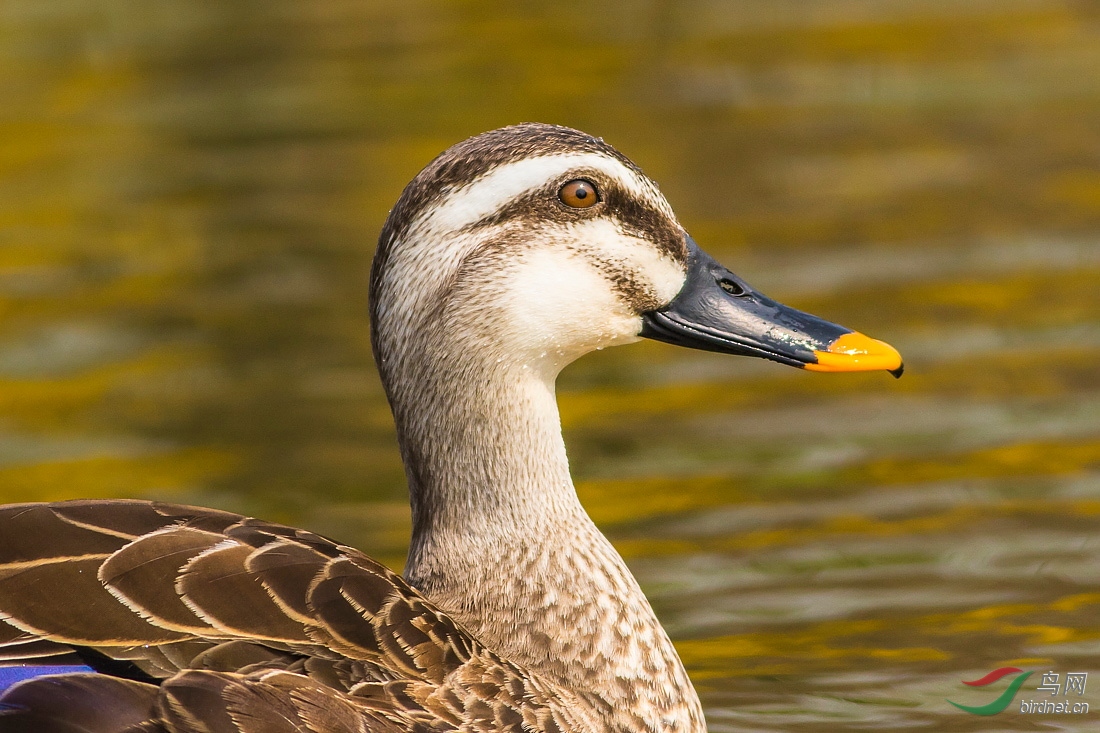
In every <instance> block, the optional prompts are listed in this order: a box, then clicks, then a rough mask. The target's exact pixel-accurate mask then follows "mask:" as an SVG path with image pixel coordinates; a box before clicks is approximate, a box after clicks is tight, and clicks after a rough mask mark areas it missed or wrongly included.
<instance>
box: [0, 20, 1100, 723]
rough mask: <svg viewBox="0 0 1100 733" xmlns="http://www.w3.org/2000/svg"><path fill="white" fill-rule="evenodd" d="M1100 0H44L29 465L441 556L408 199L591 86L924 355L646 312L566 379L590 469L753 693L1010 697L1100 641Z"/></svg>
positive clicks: (747, 266)
mask: <svg viewBox="0 0 1100 733" xmlns="http://www.w3.org/2000/svg"><path fill="white" fill-rule="evenodd" d="M1098 21H1100V14H1098V13H1097V10H1096V8H1095V7H1094V6H1093V5H1092V4H1089V3H1060V2H1054V1H1053V0H1050V1H1047V0H1011V1H1008V0H1006V1H1005V2H998V3H989V2H983V1H982V0H960V1H959V2H954V3H948V4H945V3H939V2H931V0H907V1H906V2H887V3H883V2H863V1H857V2H840V1H834V0H813V1H812V2H804V3H793V4H792V3H775V2H771V1H770V0H736V1H735V2H729V3H713V2H694V1H692V2H677V3H670V2H654V3H648V4H638V3H626V2H605V3H598V4H594V5H593V4H589V6H585V7H582V6H576V7H572V6H561V5H560V4H558V5H538V4H531V3H518V4H501V3H479V2H469V3H457V4H456V3H443V2H432V1H430V0H425V1H423V2H414V3H411V4H410V3H396V4H395V3H375V2H363V3H344V2H335V1H333V0H317V1H316V2H310V3H295V2H289V0H271V1H269V2H263V3H259V2H251V1H246V2H234V3H229V4H224V3H223V4H203V3H193V2H184V1H183V0H168V1H166V2H160V3H157V4H155V7H153V6H148V7H146V6H143V7H141V8H138V7H137V6H134V7H130V6H128V5H126V4H124V3H112V2H105V3H92V4H86V3H84V4H82V3H77V2H70V1H69V0H61V1H60V2H54V3H47V4H43V3H40V2H32V1H31V0H19V1H15V2H8V3H6V4H4V5H3V6H2V7H0V95H2V98H3V100H4V103H3V105H2V107H3V108H2V109H0V500H3V501H28V500H38V499H61V498H70V497H74V496H139V497H155V498H164V499H170V500H176V501H187V502H195V503H203V504H209V505H214V506H218V507H223V508H227V509H231V510H236V511H244V512H248V513H253V514H258V515H262V516H265V517H268V518H271V519H276V520H282V521H286V522H292V523H295V524H300V525H304V526H308V527H310V528H311V529H315V530H318V531H321V532H324V533H327V534H330V535H334V536H337V537H339V538H340V539H343V540H346V541H348V542H350V543H352V544H356V545H359V546H361V547H363V548H364V549H366V550H368V551H371V552H373V553H376V554H379V555H380V556H381V557H382V558H383V559H384V560H385V561H386V562H389V563H391V564H393V565H395V566H398V565H400V563H401V562H402V557H403V553H404V543H405V537H406V533H407V531H408V515H407V509H406V508H405V495H404V477H403V471H402V468H401V465H400V460H399V457H398V455H397V451H396V446H395V444H394V442H393V429H392V424H391V422H390V419H389V414H388V409H387V407H386V405H385V401H384V399H383V396H382V392H381V388H380V387H379V385H378V383H377V379H376V377H375V374H374V369H373V366H372V364H371V357H370V346H369V341H368V336H367V334H368V323H367V315H366V310H367V307H366V288H367V272H368V268H369V261H370V257H371V253H372V249H373V242H374V239H375V237H376V236H377V231H378V229H379V227H380V225H381V222H382V220H383V219H384V217H385V215H386V212H387V211H388V209H389V207H390V206H391V205H392V203H393V202H394V201H395V200H396V198H397V196H398V194H399V192H400V190H401V188H402V187H403V186H404V184H405V183H406V182H407V181H408V180H409V179H410V178H411V177H412V175H414V174H415V172H416V171H417V170H418V169H419V168H420V167H421V166H422V165H423V164H425V163H426V162H427V161H428V160H430V159H431V158H432V157H433V156H434V155H435V154H436V153H438V152H439V151H440V150H442V149H443V148H445V147H447V146H448V145H450V144H451V143H453V142H455V141H457V140H459V139H461V138H463V137H465V136H468V135H471V134H474V133H476V132H480V131H482V130H486V129H490V128H493V127H497V126H500V125H503V124H508V123H513V122H518V121H522V120H528V119H540V120H545V121H550V122H558V123H563V124H569V125H573V126H576V127H580V128H583V129H586V130H589V131H591V132H593V133H595V134H598V135H602V136H604V137H605V138H606V139H608V140H609V141H610V142H612V143H613V144H615V145H617V146H618V147H620V148H621V149H622V150H623V151H624V152H626V153H627V154H628V155H630V156H631V157H633V158H634V159H635V160H636V161H637V162H638V163H639V164H641V165H642V166H643V168H645V170H646V171H647V172H649V173H650V174H651V175H653V176H654V177H655V178H656V179H657V180H658V181H659V182H660V183H661V185H662V187H663V188H662V190H663V191H664V192H665V193H666V194H667V195H668V197H669V199H670V200H671V201H672V203H673V205H674V206H675V207H676V209H677V211H678V212H679V214H680V216H681V218H682V220H683V222H684V224H685V226H686V227H687V228H688V229H689V230H690V231H691V232H692V233H693V235H694V236H695V237H696V239H698V241H700V243H702V244H703V245H704V246H705V247H707V248H708V249H710V250H712V251H713V252H714V253H715V254H716V255H717V256H718V257H719V258H720V259H722V261H723V262H724V263H726V264H728V265H729V266H730V267H731V268H732V269H733V270H734V271H736V272H738V273H739V274H740V275H742V276H744V277H745V278H746V279H747V280H748V281H749V282H751V283H753V284H754V285H755V286H757V287H760V288H761V289H762V290H763V291H765V292H767V293H768V294H769V295H771V296H773V297H777V298H780V299H783V300H785V301H787V302H790V303H791V304H792V305H794V306H796V307H799V308H803V309H806V310H809V311H811V312H815V313H819V314H820V315H822V316H824V317H827V318H829V319H830V320H835V321H837V322H840V323H844V324H846V325H849V326H851V327H853V328H857V329H859V330H861V331H863V332H865V333H867V334H869V335H871V336H874V337H877V338H882V339H885V340H887V341H888V342H890V343H891V344H893V345H895V346H897V347H898V348H899V349H900V350H901V352H902V353H903V354H904V355H905V357H906V362H907V373H906V375H905V377H904V378H903V379H901V380H900V381H896V382H895V381H894V380H892V379H890V378H889V377H888V376H885V375H880V374H868V375H836V376H823V375H811V374H806V373H803V372H799V371H795V370H790V369H786V368H784V367H781V366H778V365H772V364H765V363H762V362H751V361H749V360H744V359H734V358H727V357H721V356H715V355H710V354H701V353H689V352H683V351H678V350H675V349H673V348H671V347H667V346H664V345H660V344H655V343H645V344H639V345H636V346H631V347H629V348H623V349H616V350H612V351H610V352H607V353H601V354H599V355H596V356H593V357H589V358H587V359H585V360H582V361H581V362H580V363H578V364H576V365H574V366H572V367H570V368H569V369H568V370H567V371H566V373H565V374H564V375H563V378H562V383H561V393H560V398H561V411H562V417H563V422H564V424H565V428H566V433H567V435H566V437H567V442H568V444H569V449H570V454H571V457H572V461H573V467H574V473H575V474H576V477H577V479H578V485H579V491H580V493H581V496H582V499H583V500H584V501H585V503H586V505H587V506H588V507H589V508H590V510H591V512H592V514H593V516H594V517H595V519H596V520H597V522H599V523H600V524H601V526H602V527H604V528H605V529H606V530H607V531H608V532H609V533H610V534H611V536H612V538H613V540H614V541H615V543H616V545H617V546H618V547H619V548H620V550H621V551H622V552H623V553H624V555H626V556H627V557H628V559H629V561H630V562H631V564H632V566H633V567H634V568H635V569H636V571H637V572H638V574H639V576H640V579H641V581H642V583H643V585H645V587H646V589H647V591H648V592H649V594H650V595H651V597H652V599H653V601H654V604H655V606H656V608H657V610H658V612H659V613H660V615H661V616H662V618H663V619H664V620H665V621H666V622H667V624H668V626H669V628H670V630H671V632H672V634H673V635H674V638H675V639H676V641H677V643H678V644H679V647H680V649H681V652H682V653H683V654H684V657H685V660H686V661H687V663H688V665H689V667H690V671H691V672H692V674H693V676H694V677H695V679H696V681H697V682H699V683H700V688H701V690H702V691H703V696H704V701H705V704H706V705H707V708H708V715H709V716H710V721H711V725H712V728H713V729H715V730H754V731H756V730H784V731H794V730H821V725H823V723H822V721H827V723H825V724H827V726H828V727H829V729H830V730H857V729H858V730H866V729H879V730H888V729H893V728H900V727H923V728H925V729H929V730H988V728H984V729H983V728H980V727H974V726H976V725H977V723H972V722H970V721H967V720H961V719H960V717H959V716H960V713H959V712H958V711H957V710H955V709H954V708H951V707H950V706H949V705H947V704H946V703H944V702H943V701H944V698H946V697H949V696H950V695H951V694H954V692H955V691H956V690H957V689H958V685H959V680H960V679H973V677H974V676H980V675H981V674H983V673H984V672H985V671H988V669H991V668H994V667H997V666H1004V665H1006V664H1018V665H1021V666H1023V665H1029V666H1031V667H1035V668H1039V667H1043V668H1051V669H1056V670H1061V671H1070V670H1071V669H1072V670H1095V669H1097V668H1098V667H1100V640H1098V638H1097V632H1096V631H1095V629H1096V628H1097V627H1098V624H1097V619H1098V618H1100V596H1098V595H1097V593H1096V589H1097V588H1100V572H1098V571H1097V568H1098V567H1100V544H1097V541H1096V538H1097V537H1100V531H1098V530H1100V517H1098V513H1100V366H1098V364H1100V159H1098V158H1097V152H1096V151H1097V150H1098V149H1100V148H1098V141H1100V138H1098V132H1097V131H1098V130H1100V74H1097V73H1096V70H1097V68H1100V30H1098V29H1100V23H1098ZM977 669H980V670H981V671H979V672H977V673H976V674H973V673H974V670H977ZM1095 693H1096V691H1095V690H1091V691H1090V694H1095ZM1092 700H1093V702H1094V703H1095V704H1094V707H1095V708H1097V709H1100V698H1098V697H1095V696H1094V697H1093V698H1092ZM1032 722H1034V721H1032ZM1030 725H1031V723H1030V722H1029V721H1027V720H1025V719H1023V717H1019V718H1008V717H1004V718H1001V719H999V720H998V726H999V729H1003V730H1025V729H1031V728H1030V727H1029V726H1030ZM968 726H969V727H968Z"/></svg>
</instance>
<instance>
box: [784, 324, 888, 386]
mask: <svg viewBox="0 0 1100 733" xmlns="http://www.w3.org/2000/svg"><path fill="white" fill-rule="evenodd" d="M814 356H816V357H817V363H816V364H807V365H806V369H808V370H810V371H812V372H873V371H887V372H890V373H891V374H893V375H894V376H895V377H900V376H901V370H902V363H901V354H899V353H898V350H897V349H895V348H894V347H893V346H891V345H890V344H888V343H886V342H885V341H879V340H878V339H873V338H870V337H869V336H864V335H863V334H862V333H858V332H855V331H853V332H852V333H846V334H844V335H843V336H841V337H840V338H838V339H837V340H836V341H834V342H832V343H831V344H829V347H828V349H827V350H825V351H815V352H814Z"/></svg>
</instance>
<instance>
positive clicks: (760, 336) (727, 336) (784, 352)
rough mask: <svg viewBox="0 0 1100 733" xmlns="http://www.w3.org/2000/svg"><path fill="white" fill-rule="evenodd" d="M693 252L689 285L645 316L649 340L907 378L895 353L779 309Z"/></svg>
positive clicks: (873, 341)
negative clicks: (884, 373) (665, 303)
mask: <svg viewBox="0 0 1100 733" xmlns="http://www.w3.org/2000/svg"><path fill="white" fill-rule="evenodd" d="M687 246H688V272H687V281H686V282H685V283H684V287H683V289H682V290H681V291H680V293H679V295H677V296H676V298H675V299H674V300H673V301H672V302H671V303H669V304H668V305H667V306H665V307H664V308H661V309H659V310H654V311H650V312H648V313H645V314H643V316H642V331H641V335H642V336H644V337H646V338H651V339H655V340H657V341H665V342H667V343H670V344H676V345H677V346H687V347H689V348H693V349H703V350H705V351H718V352H721V353H724V354H741V355H743V356H758V357H762V358H764V359H771V360H772V361H778V362H780V363H781V364H789V365H790V366H795V367H800V368H802V369H808V370H810V371H815V372H866V371H880V370H881V371H887V372H890V373H891V374H893V375H894V376H895V377H900V376H901V372H902V369H903V366H902V361H901V354H899V353H898V351H897V349H895V348H894V347H893V346H890V345H889V344H887V343H884V342H882V341H878V340H876V339H873V338H869V337H867V336H864V335H863V334H861V333H859V332H857V331H853V330H851V329H849V328H845V327H844V326H838V325H837V324H835V323H830V322H829V321H826V320H824V319H821V318H818V317H817V316H813V315H810V314H809V313H803V312H802V311H799V310H795V309H794V308H790V307H788V306H785V305H783V304H782V303H777V302H776V301H774V300H772V299H771V298H768V297H767V296H765V295H763V294H761V293H758V292H757V291H755V290H753V289H752V288H751V287H749V285H748V284H747V283H746V282H745V281H744V280H742V279H741V278H739V277H738V276H737V275H734V274H733V273H732V272H730V271H729V270H727V269H726V268H725V267H723V266H722V265H720V264H718V262H716V261H715V260H714V258H712V257H711V256H710V255H708V254H707V253H706V252H704V251H703V250H701V249H700V248H699V246H698V245H697V244H696V243H695V241H694V240H693V239H692V238H691V237H688V238H687Z"/></svg>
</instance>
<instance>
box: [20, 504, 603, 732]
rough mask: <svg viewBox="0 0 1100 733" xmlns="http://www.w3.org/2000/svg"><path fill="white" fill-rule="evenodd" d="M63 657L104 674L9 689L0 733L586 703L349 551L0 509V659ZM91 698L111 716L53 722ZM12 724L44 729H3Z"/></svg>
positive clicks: (415, 726)
mask: <svg viewBox="0 0 1100 733" xmlns="http://www.w3.org/2000/svg"><path fill="white" fill-rule="evenodd" d="M65 654H72V655H75V656H77V657H78V658H79V659H80V660H82V661H84V662H85V663H87V664H88V665H89V666H91V667H92V668H94V669H97V670H98V671H101V672H105V673H106V674H100V675H88V674H70V675H62V676H57V677H42V678H38V679H35V680H30V681H28V682H23V683H20V684H18V685H16V686H14V687H12V688H11V689H10V690H9V691H8V692H7V693H5V694H4V695H2V696H0V709H4V710H6V711H10V710H12V709H16V708H10V707H8V708H4V707H3V706H11V705H13V704H17V705H19V707H18V708H17V709H18V710H20V711H21V712H20V715H22V716H24V717H22V718H20V717H18V716H16V717H12V715H13V714H12V713H10V712H5V714H6V715H7V717H6V718H0V728H2V729H3V730H4V733H8V731H9V730H11V731H16V730H19V731H23V730H27V731H30V730H41V731H43V733H46V732H48V733H75V731H77V730H80V731H82V733H100V731H111V733H118V732H119V731H126V733H184V732H187V733H190V732H192V731H208V732H209V733H260V732H261V731H262V732H263V733H268V732H270V733H280V732H281V731H284V730H285V731H288V733H289V732H290V731H295V733H297V732H299V731H305V732H307V733H366V732H367V731H370V732H371V733H432V732H433V731H443V730H455V729H458V728H462V729H463V730H467V731H470V732H471V733H474V732H476V731H503V732H507V733H520V732H521V731H524V732H526V733H532V732H534V731H550V733H555V732H557V731H564V730H576V731H596V730H600V729H601V728H602V725H601V724H600V721H599V716H598V715H596V714H595V713H594V712H593V707H592V704H591V701H589V700H587V699H584V698H578V697H577V696H576V695H573V694H571V693H569V692H568V691H565V690H563V689H561V688H560V687H559V686H557V685H555V684H553V683H551V682H548V681H546V680H543V679H541V678H539V677H538V676H537V675H532V674H530V673H529V672H527V671H525V670H524V669H522V668H519V667H517V666H515V665H513V664H511V663H509V662H507V661H506V660H503V659H501V658H499V657H498V656H497V655H495V654H494V653H493V652H492V651H490V650H488V649H486V648H485V647H484V646H483V645H482V644H481V643H480V642H479V641H478V640H477V639H476V638H474V637H473V636H472V635H471V634H469V633H468V632H467V631H466V630H465V629H463V628H462V627H461V626H460V625H458V624H457V623H456V622H455V621H454V620H453V619H451V618H450V617H449V616H448V615H447V614H445V613H443V612H442V611H440V610H439V609H438V608H436V607H435V605H434V604H432V603H431V601H429V600H427V599H426V598H424V597H423V596H421V595H420V593H419V592H417V591H416V590H415V589H413V588H412V587H410V586H409V585H408V584H407V583H406V582H405V581H404V579H402V578H401V577H400V576H398V575H397V574H396V573H394V572H393V571H391V570H389V569H388V568H386V567H384V566H383V565H381V564H379V563H377V562H375V561H374V560H371V559H370V558H368V557H367V556H365V555H363V554H362V553H360V552H358V551H357V550H354V549H352V548H349V547H346V546H343V545H340V544H338V543H336V542H333V541H331V540H328V539H325V538H324V537H321V536H319V535H316V534H313V533H311V532H306V531H303V530H297V529H293V528H290V527H284V526H281V525H277V524H271V523H268V522H262V521H259V520H256V519H249V518H245V517H241V516H238V515H234V514H228V513H225V512H217V511H212V510H204V509H195V508H192V507H183V506H176V505H170V504H159V503H152V502H139V501H122V502H118V501H88V502H68V503H60V504H26V505H19V506H14V507H0V658H6V659H8V660H14V661H16V662H23V663H32V664H33V663H36V662H42V661H44V660H48V659H50V658H56V655H65ZM114 660H117V662H116V661H114ZM100 662H102V664H100ZM127 670H132V674H131V673H130V672H128V671H127ZM110 675H122V676H123V677H131V678H132V679H119V678H117V677H115V676H110ZM146 675H147V676H146ZM149 680H152V681H153V682H155V683H157V684H146V682H147V681H149ZM50 691H53V692H56V693H57V694H58V695H61V697H57V698H55V699H59V700H62V703H61V704H60V706H59V705H58V704H57V703H54V704H52V707H59V709H58V710H51V709H49V708H50V707H51V706H48V705H47V703H46V702H45V701H46V699H47V698H48V697H50V695H51V692H50ZM70 698H71V699H70ZM93 699H100V700H110V701H111V703H110V705H108V707H110V708H111V709H114V707H117V708H118V709H119V710H120V711H122V712H119V713H117V715H118V716H122V717H118V718H116V719H112V720H110V721H108V722H110V724H111V725H114V726H115V727H100V728H96V727H88V728H86V729H80V728H71V727H70V728H66V727H65V726H66V725H69V724H70V722H71V721H76V720H78V719H79V716H80V715H81V714H82V713H81V712H80V711H81V710H84V709H85V707H86V706H89V705H92V704H93V703H92V702H89V701H91V700H93ZM116 699H117V700H118V701H119V702H117V703H116V702H115V700H116ZM19 700H23V701H24V702H23V703H19V702H18V701H19ZM151 701H152V702H151ZM150 705H152V708H150ZM82 706H84V707H82ZM112 706H113V707H112ZM143 706H144V707H143ZM70 708H71V710H72V711H74V712H70V711H69V709H70ZM89 709H90V708H89ZM27 716H30V717H27ZM34 716H38V717H34ZM50 716H54V717H53V718H51V717H50ZM55 718H56V720H55ZM17 719H18V720H20V721H25V720H34V721H38V722H42V721H47V720H48V721H52V722H50V723H49V725H52V726H53V727H52V728H51V727H41V728H35V727H34V726H33V725H32V726H31V727H24V728H15V727H10V728H9V727H5V726H8V725H9V723H10V724H11V725H15V723H13V722H12V721H14V720H17ZM120 721H121V722H120ZM116 723H117V725H116ZM123 723H124V725H123ZM19 725H23V723H19ZM28 725H29V724H28ZM42 725H45V723H42ZM96 725H99V723H96ZM105 725H106V724H105Z"/></svg>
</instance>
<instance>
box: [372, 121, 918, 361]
mask: <svg viewBox="0 0 1100 733" xmlns="http://www.w3.org/2000/svg"><path fill="white" fill-rule="evenodd" d="M371 284H372V287H371V307H372V330H373V337H374V345H375V353H376V357H377V359H378V361H379V364H380V366H381V368H382V371H383V377H385V373H386V372H387V371H389V369H388V368H387V365H388V364H390V363H391V362H392V361H394V360H395V359H398V358H401V355H402V354H410V353H411V354H416V353H421V354H423V353H424V351H425V350H430V349H432V348H436V349H439V350H442V351H444V352H455V353H453V356H454V357H455V358H457V359H458V360H459V361H469V360H471V359H473V360H480V361H483V362H485V363H487V364H502V365H506V366H507V365H512V366H515V365H518V366H521V367H522V368H524V369H532V370H534V371H537V372H540V373H542V374H544V375H546V376H550V377H552V376H553V375H556V374H557V372H558V371H559V370H560V369H561V368H562V367H563V366H564V365H565V364H568V363H569V362H570V361H572V360H574V359H576V358H577V357H579V356H580V355H582V354H584V353H587V352H589V351H592V350H595V349H600V348H603V347H605V346H611V345H615V344H621V343H627V342H631V341H634V340H637V339H639V338H642V337H646V338H652V339H656V340H659V341H666V342H669V343H673V344H677V345H680V346H688V347H692V348H698V349H705V350H709V351H718V352H725V353H731V354H741V355H747V356H756V357H762V358H765V359H771V360H773V361H777V362H780V363H783V364H788V365H791V366H795V367H801V368H804V369H809V370H815V371H866V370H886V371H889V372H892V373H894V374H895V375H900V373H901V369H902V362H901V357H900V355H899V354H898V352H897V351H896V350H894V349H893V348H892V347H890V346H889V345H887V344H885V343H883V342H881V341H876V340H874V339H871V338H868V337H866V336H864V335H862V334H860V333H857V332H854V331H852V330H850V329H848V328H845V327H843V326H838V325H836V324H833V323H830V322H828V321H825V320H822V319H820V318H817V317H816V316H812V315H809V314H806V313H802V312H801V311H797V310H795V309H793V308H789V307H787V306H784V305H782V304H780V303H777V302H776V301H774V300H771V299H769V298H767V297H766V296H764V295H762V294H761V293H759V292H757V291H756V290H754V289H753V288H752V287H750V286H749V285H748V284H747V283H746V282H745V281H744V280H742V279H741V278H740V277H738V276H737V275H735V274H734V273H732V272H730V271H729V270H728V269H726V268H725V267H723V266H722V265H721V264H719V263H718V262H716V261H715V260H714V259H713V258H711V257H710V256H709V255H707V254H706V253H705V252H704V251H703V250H702V249H701V248H700V247H699V246H698V245H697V244H696V243H695V241H694V240H693V239H692V238H691V237H690V236H689V235H688V234H687V232H686V231H685V230H684V228H683V227H682V226H681V225H680V223H679V221H678V220H677V219H676V215H675V214H674V213H673V211H672V208H671V206H670V205H669V204H668V202H667V201H666V200H665V198H664V196H663V195H662V194H661V193H660V191H659V189H658V188H657V185H656V184H655V183H654V182H653V181H651V180H650V179H649V178H648V177H646V176H645V175H644V174H643V173H642V171H641V170H640V169H639V168H638V167H637V166H636V165H634V164H633V163H632V162H631V161H630V160H629V159H627V158H626V157H625V156H623V155H622V154H621V153H619V152H618V151H617V150H615V149H614V148H612V147H611V146H610V145H607V144H606V143H604V142H603V141H602V140H600V139H597V138H594V137H592V136H590V135H586V134H584V133H582V132H579V131H576V130H572V129H569V128H564V127H558V126H552V125H544V124H523V125H516V126H513V127H506V128H502V129H499V130H494V131H492V132H487V133H484V134H481V135H478V136H476V137H473V138H470V139H468V140H465V141H464V142H461V143H458V144H457V145H455V146H453V147H452V148H450V149H448V150H447V151H445V152H444V153H443V154H441V155H440V156H439V157H438V158H436V159H435V160H434V161H432V162H431V163H430V164H429V165H428V166H427V167H426V168H425V169H424V170H423V171H421V172H420V174H418V175H417V176H416V178H415V179H413V181H412V182H411V183H410V184H409V185H408V187H406V189H405V191H404V192H403V194H402V195H401V197H400V199H399V201H398V203H397V204H396V206H395V207H394V209H393V210H392V211H391V212H390V216H389V218H388V220H387V222H386V225H385V227H384V229H383V231H382V235H381V238H380V241H379V248H378V252H377V255H376V258H375V261H374V267H373V271H372V283H371ZM456 350H460V351H461V353H457V351H456Z"/></svg>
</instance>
